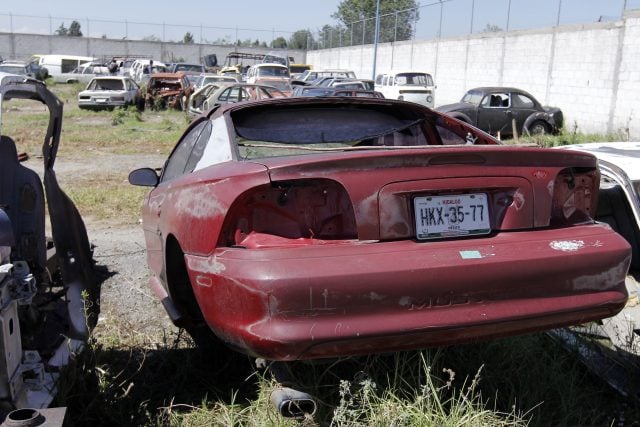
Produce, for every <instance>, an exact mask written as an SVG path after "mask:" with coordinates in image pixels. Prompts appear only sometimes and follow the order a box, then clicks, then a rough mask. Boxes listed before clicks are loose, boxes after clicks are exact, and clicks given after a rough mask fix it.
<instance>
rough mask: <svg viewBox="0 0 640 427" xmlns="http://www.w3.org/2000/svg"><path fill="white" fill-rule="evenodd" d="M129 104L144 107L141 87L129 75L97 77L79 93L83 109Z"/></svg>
mask: <svg viewBox="0 0 640 427" xmlns="http://www.w3.org/2000/svg"><path fill="white" fill-rule="evenodd" d="M127 105H135V106H136V107H138V108H139V109H143V108H144V101H142V95H141V93H140V87H139V86H138V84H137V83H136V82H134V81H133V79H131V78H129V77H123V76H110V77H95V78H93V79H92V80H91V81H90V82H89V84H88V85H87V88H86V89H85V90H83V91H82V92H80V93H79V94H78V107H80V108H82V109H88V110H113V109H114V108H115V107H124V106H127Z"/></svg>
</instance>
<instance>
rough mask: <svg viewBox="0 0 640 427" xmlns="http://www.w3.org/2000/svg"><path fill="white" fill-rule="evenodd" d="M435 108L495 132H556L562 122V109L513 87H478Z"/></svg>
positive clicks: (502, 134)
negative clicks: (541, 101)
mask: <svg viewBox="0 0 640 427" xmlns="http://www.w3.org/2000/svg"><path fill="white" fill-rule="evenodd" d="M436 110H438V111H440V112H442V113H446V114H448V115H450V116H451V117H455V118H457V119H459V120H462V121H463V122H466V123H470V124H472V125H474V126H476V127H478V128H480V129H482V130H483V131H485V132H488V133H490V134H492V135H501V136H512V135H513V132H514V124H515V131H516V132H518V134H523V133H524V132H527V133H529V134H545V133H557V132H558V131H559V130H560V129H561V128H562V125H563V122H564V117H563V115H562V111H561V110H560V109H559V108H556V107H543V106H542V105H541V104H540V103H539V102H538V100H536V99H535V98H534V97H533V95H531V94H530V93H528V92H525V91H523V90H521V89H516V88H510V87H478V88H475V89H470V90H469V91H467V93H465V94H464V96H463V97H462V99H461V100H460V102H458V103H455V104H447V105H441V106H439V107H438V108H436Z"/></svg>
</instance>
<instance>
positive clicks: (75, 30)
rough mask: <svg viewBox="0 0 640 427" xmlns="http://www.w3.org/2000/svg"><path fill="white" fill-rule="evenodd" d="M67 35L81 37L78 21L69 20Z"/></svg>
mask: <svg viewBox="0 0 640 427" xmlns="http://www.w3.org/2000/svg"><path fill="white" fill-rule="evenodd" d="M68 35H69V36H72V37H82V31H80V23H79V22H78V21H71V24H70V25H69V34H68Z"/></svg>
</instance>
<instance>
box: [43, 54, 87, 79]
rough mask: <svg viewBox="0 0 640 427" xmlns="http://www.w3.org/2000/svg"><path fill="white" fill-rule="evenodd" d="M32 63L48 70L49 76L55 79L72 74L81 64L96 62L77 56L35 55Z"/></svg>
mask: <svg viewBox="0 0 640 427" xmlns="http://www.w3.org/2000/svg"><path fill="white" fill-rule="evenodd" d="M31 61H33V62H35V63H36V64H38V65H39V66H40V67H44V68H46V69H47V71H48V72H49V75H50V76H54V77H55V76H59V75H61V74H63V73H71V72H72V71H73V70H75V69H76V68H78V67H79V66H80V65H81V64H83V63H86V62H92V61H95V58H94V57H92V56H77V55H34V56H33V57H32V58H31Z"/></svg>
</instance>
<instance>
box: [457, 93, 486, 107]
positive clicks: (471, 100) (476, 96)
mask: <svg viewBox="0 0 640 427" xmlns="http://www.w3.org/2000/svg"><path fill="white" fill-rule="evenodd" d="M483 96H484V95H483V93H482V92H476V91H472V90H470V91H469V92H467V93H465V94H464V96H463V97H462V101H461V102H464V103H466V104H473V105H480V101H482V97H483Z"/></svg>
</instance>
